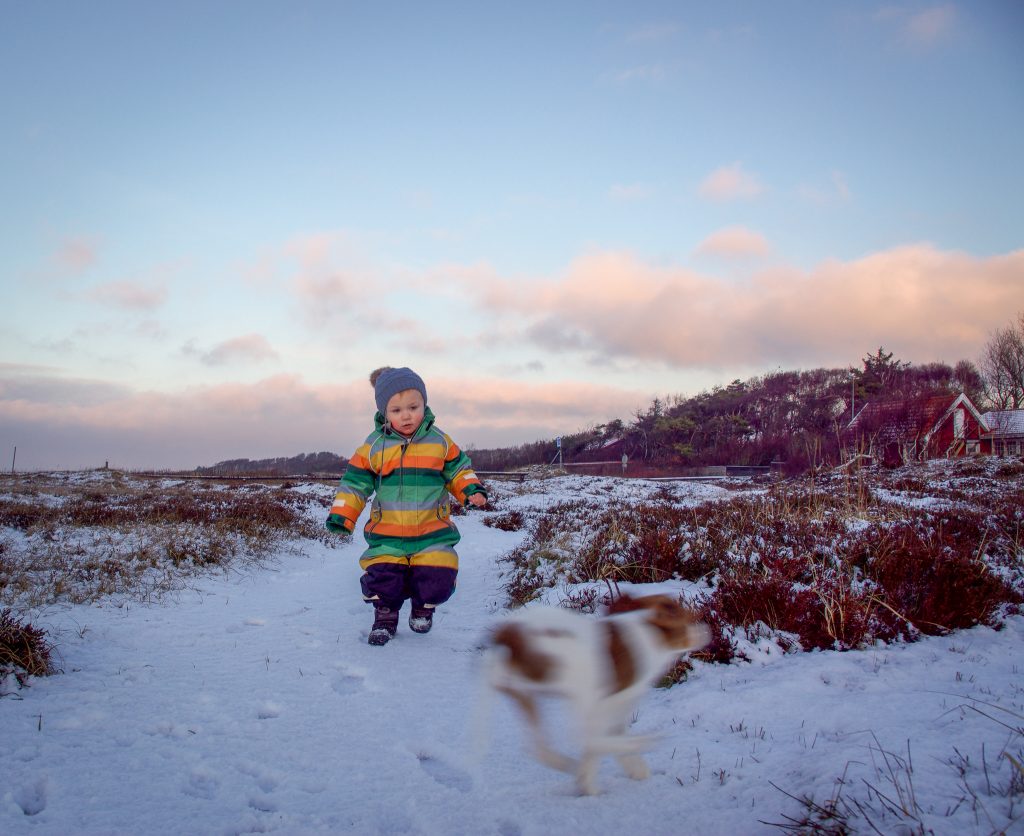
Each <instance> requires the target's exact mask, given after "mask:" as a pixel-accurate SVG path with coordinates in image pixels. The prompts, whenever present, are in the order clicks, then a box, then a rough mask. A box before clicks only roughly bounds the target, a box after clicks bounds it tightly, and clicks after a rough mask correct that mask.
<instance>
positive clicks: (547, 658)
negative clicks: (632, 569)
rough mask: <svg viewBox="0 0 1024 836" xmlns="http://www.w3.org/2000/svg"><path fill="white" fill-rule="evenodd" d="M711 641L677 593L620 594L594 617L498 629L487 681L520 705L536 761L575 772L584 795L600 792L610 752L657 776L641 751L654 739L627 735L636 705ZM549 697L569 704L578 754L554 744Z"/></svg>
mask: <svg viewBox="0 0 1024 836" xmlns="http://www.w3.org/2000/svg"><path fill="white" fill-rule="evenodd" d="M709 638H710V633H709V631H708V628H707V626H706V625H704V624H703V623H701V622H700V621H698V620H697V617H696V615H695V614H694V613H693V612H692V611H691V610H689V609H687V608H686V607H684V606H683V605H682V604H680V603H679V601H677V600H676V599H675V598H673V597H671V596H669V595H648V596H644V597H638V598H632V597H630V596H629V595H626V594H621V595H620V596H619V597H618V598H616V599H615V600H614V601H613V602H612V603H611V604H610V605H609V607H608V609H607V614H606V615H605V616H604V617H603V618H596V619H595V618H588V617H586V616H584V615H581V614H578V613H574V612H571V611H569V610H565V609H560V608H555V607H542V608H537V609H530V610H524V611H522V612H521V613H518V614H516V615H514V616H512V617H510V618H509V619H507V620H505V621H504V622H503V623H502V624H501V625H500V626H499V627H497V628H496V629H495V630H494V632H493V633H492V634H491V637H490V643H489V646H488V648H487V651H486V656H485V678H486V685H487V686H489V688H490V689H491V690H492V691H497V692H498V693H502V694H505V695H506V696H508V697H510V698H511V699H512V701H513V702H514V703H515V704H516V705H518V706H519V709H520V710H521V711H522V713H523V715H524V717H525V718H526V723H527V725H528V727H529V730H530V732H531V737H532V742H533V748H534V753H535V754H536V756H537V758H538V760H540V761H541V763H544V764H546V765H548V766H550V767H553V768H554V769H558V770H560V771H562V772H568V773H570V774H575V776H576V782H577V786H578V788H579V791H580V792H581V793H582V794H583V795H595V794H596V793H597V783H596V779H597V768H598V765H599V763H600V760H601V758H602V757H604V756H606V755H612V756H614V757H615V758H616V759H617V760H618V761H619V764H620V765H621V766H622V769H623V771H624V772H625V773H626V775H628V776H629V777H630V778H633V779H636V780H643V779H645V778H647V777H649V775H650V770H649V769H648V767H647V763H646V762H645V761H644V759H643V756H642V753H643V752H644V751H646V750H647V749H650V748H651V746H652V745H653V744H654V742H655V739H654V738H652V737H640V736H637V735H629V734H627V733H626V726H627V724H628V723H629V721H630V717H631V715H632V712H633V708H634V707H635V705H636V703H637V702H638V701H639V699H640V697H642V696H643V694H644V693H645V692H646V690H647V689H648V688H649V687H650V686H651V685H653V684H654V683H655V682H656V681H657V680H658V678H659V677H661V676H662V675H663V674H664V673H665V672H666V671H667V670H668V668H669V667H670V666H671V665H672V664H673V663H674V662H675V661H676V660H677V659H678V658H679V656H680V655H681V654H683V653H686V652H689V651H695V650H699V649H700V648H702V647H704V646H705V645H706V644H707V643H708V640H709ZM541 695H555V696H561V697H564V698H565V699H566V700H568V702H569V705H570V709H571V711H572V713H573V715H574V716H575V720H576V722H577V724H578V726H579V733H580V738H581V740H580V742H581V744H582V753H581V755H580V757H579V758H578V759H574V758H571V757H568V756H567V755H563V754H561V753H559V752H556V751H555V750H554V749H552V748H551V746H550V745H549V743H548V741H547V739H546V737H545V734H544V731H543V728H542V726H541V718H540V711H539V709H538V704H537V701H536V697H538V696H541Z"/></svg>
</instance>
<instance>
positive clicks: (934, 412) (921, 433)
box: [847, 393, 987, 442]
mask: <svg viewBox="0 0 1024 836" xmlns="http://www.w3.org/2000/svg"><path fill="white" fill-rule="evenodd" d="M958 406H963V407H965V408H966V409H968V410H969V411H970V412H971V413H972V414H973V415H974V417H975V419H976V420H978V421H979V422H981V423H982V424H983V425H984V423H985V421H984V419H983V418H982V416H981V413H979V412H978V410H977V409H975V407H974V404H972V403H971V401H970V399H969V398H968V397H967V396H966V395H965V394H962V393H961V394H959V395H957V394H949V395H930V396H926V397H920V398H909V399H902V400H892V401H872V402H871V403H869V404H867V405H866V406H865V407H864V408H863V409H862V410H861V411H860V412H858V413H857V415H856V417H854V419H853V420H852V421H851V422H850V424H849V426H848V427H847V432H849V433H854V434H856V433H871V434H872V435H875V436H876V437H877V438H878V440H879V441H883V442H886V441H908V440H910V439H913V438H922V437H923V438H927V437H928V436H930V435H931V434H932V433H933V432H934V431H935V430H936V428H937V427H938V426H939V425H940V424H942V422H943V421H944V420H945V419H946V418H947V417H948V416H949V415H951V414H952V413H953V410H954V409H955V408H956V407H958ZM984 429H987V427H984Z"/></svg>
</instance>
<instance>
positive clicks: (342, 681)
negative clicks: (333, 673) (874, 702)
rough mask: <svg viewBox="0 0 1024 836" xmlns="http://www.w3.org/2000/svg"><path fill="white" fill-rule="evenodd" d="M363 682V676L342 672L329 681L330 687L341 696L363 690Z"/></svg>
mask: <svg viewBox="0 0 1024 836" xmlns="http://www.w3.org/2000/svg"><path fill="white" fill-rule="evenodd" d="M364 687H365V684H364V682H363V678H362V677H361V676H359V675H358V674H352V673H343V674H341V675H340V676H337V677H335V679H334V680H333V681H332V682H331V689H332V690H333V691H334V693H335V694H340V695H341V696H343V697H348V696H351V695H352V694H357V693H359V692H360V691H362V690H363V688H364Z"/></svg>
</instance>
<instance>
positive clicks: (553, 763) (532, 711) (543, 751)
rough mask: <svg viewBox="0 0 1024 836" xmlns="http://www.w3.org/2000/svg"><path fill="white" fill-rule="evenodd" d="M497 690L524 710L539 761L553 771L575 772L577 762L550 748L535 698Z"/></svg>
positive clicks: (505, 690) (502, 687) (501, 688)
mask: <svg viewBox="0 0 1024 836" xmlns="http://www.w3.org/2000/svg"><path fill="white" fill-rule="evenodd" d="M497 690H499V691H501V693H503V694H506V695H507V696H509V697H510V698H511V699H512V701H513V702H515V704H516V705H518V706H519V708H520V709H521V710H522V712H523V716H524V717H526V723H527V725H528V726H529V727H530V735H531V737H532V738H533V749H534V754H536V756H537V760H539V761H540V762H541V763H543V764H545V765H546V766H550V767H551V768H552V769H557V770H558V771H559V772H568V773H570V774H571V773H573V772H575V771H576V761H575V760H573V759H572V758H570V757H568V756H567V755H563V754H561V753H560V752H556V751H555V750H554V749H552V748H551V747H550V746H548V743H547V740H546V739H545V738H544V730H543V728H541V722H540V711H538V710H537V703H536V702H534V700H533V697H531V696H530V695H529V694H524V693H523V692H522V691H517V690H515V689H514V688H507V687H504V686H498V688H497Z"/></svg>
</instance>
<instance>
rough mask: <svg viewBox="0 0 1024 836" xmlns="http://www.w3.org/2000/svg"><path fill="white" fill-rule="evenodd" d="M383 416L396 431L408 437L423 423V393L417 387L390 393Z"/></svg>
mask: <svg viewBox="0 0 1024 836" xmlns="http://www.w3.org/2000/svg"><path fill="white" fill-rule="evenodd" d="M384 417H385V418H387V419H388V423H389V424H391V426H392V428H393V429H394V430H395V431H396V432H398V433H401V434H402V435H404V436H405V437H406V438H408V437H409V436H411V435H412V434H413V433H414V432H416V430H417V429H418V428H419V425H420V424H421V423H423V395H421V394H420V393H419V390H417V389H406V390H404V391H402V392H399V393H398V394H397V395H392V396H391V400H389V401H388V408H387V414H386V415H385V416H384Z"/></svg>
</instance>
